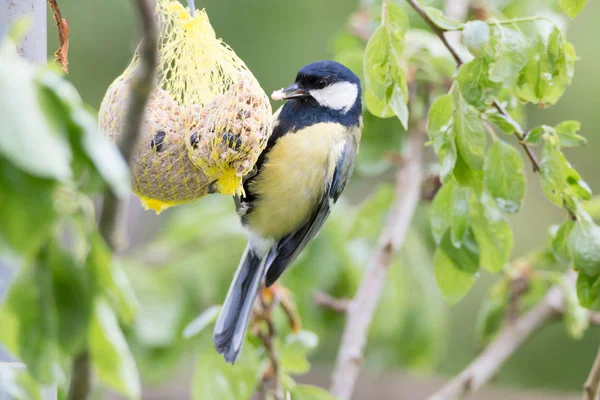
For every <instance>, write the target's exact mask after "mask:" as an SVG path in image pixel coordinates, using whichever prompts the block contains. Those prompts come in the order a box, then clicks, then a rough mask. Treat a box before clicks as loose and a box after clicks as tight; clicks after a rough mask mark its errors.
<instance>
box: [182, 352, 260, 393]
mask: <svg viewBox="0 0 600 400" xmlns="http://www.w3.org/2000/svg"><path fill="white" fill-rule="evenodd" d="M261 377H262V368H261V363H260V359H259V357H258V354H257V353H256V349H254V348H253V347H252V345H251V344H250V343H246V344H245V345H244V348H243V350H242V354H241V356H240V358H239V359H238V361H237V362H236V364H235V365H229V364H227V363H226V362H225V360H224V359H223V356H221V355H220V354H218V353H217V352H216V351H215V349H214V348H213V347H212V346H209V347H207V348H206V349H205V350H204V351H203V352H202V354H201V355H200V357H199V359H198V362H197V364H196V371H195V372H194V383H193V389H192V398H193V399H194V400H205V399H214V400H247V399H250V398H251V397H252V395H253V394H254V392H255V390H256V387H257V385H258V383H259V381H260V378H261Z"/></svg>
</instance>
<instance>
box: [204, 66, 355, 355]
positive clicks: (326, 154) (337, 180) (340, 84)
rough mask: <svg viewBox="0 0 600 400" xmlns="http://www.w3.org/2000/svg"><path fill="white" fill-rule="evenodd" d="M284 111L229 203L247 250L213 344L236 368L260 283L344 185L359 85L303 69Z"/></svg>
mask: <svg viewBox="0 0 600 400" xmlns="http://www.w3.org/2000/svg"><path fill="white" fill-rule="evenodd" d="M272 98H273V99H274V100H285V101H286V103H285V104H284V105H283V106H281V107H280V108H279V110H277V111H276V113H275V114H274V115H273V130H272V132H271V135H270V137H269V139H268V142H267V145H266V146H265V149H264V150H263V151H262V153H261V154H260V156H259V158H258V160H257V163H256V166H255V170H254V172H253V173H252V174H251V175H250V176H249V177H248V178H247V179H245V180H244V182H243V183H242V184H243V189H244V190H243V194H242V195H239V196H236V197H234V201H235V206H236V211H237V213H238V215H239V217H240V220H241V224H242V226H243V227H244V228H245V230H246V232H247V235H248V244H247V246H246V249H245V251H244V253H243V255H242V258H241V261H240V264H239V266H238V268H237V271H236V273H235V275H234V278H233V281H232V283H231V285H230V287H229V291H228V293H227V295H226V297H225V301H224V302H223V305H222V307H221V310H220V313H219V316H218V318H217V321H216V323H215V328H214V334H213V342H214V345H215V348H216V350H217V352H218V353H220V354H222V355H223V356H224V358H225V361H227V362H228V363H231V364H233V363H235V362H236V360H237V359H238V357H239V355H240V353H241V350H242V346H243V344H244V340H245V336H246V330H247V327H248V322H249V319H250V314H251V312H252V307H253V304H254V301H255V300H256V296H257V294H258V291H259V289H260V284H261V282H262V281H263V279H264V282H265V285H266V287H269V286H271V285H272V284H273V283H274V282H275V281H276V280H277V279H278V278H279V277H280V276H281V274H282V273H283V272H284V271H285V270H286V268H287V267H288V266H289V265H290V264H292V263H293V261H294V260H295V259H296V258H297V257H298V255H299V254H300V253H301V252H302V250H303V249H304V248H305V247H306V246H307V245H308V243H309V242H310V241H311V240H312V239H313V238H314V237H315V236H316V235H317V233H318V232H319V230H320V229H321V227H322V226H323V224H324V223H325V220H326V219H327V217H328V216H329V214H330V212H331V209H332V207H333V206H334V204H335V203H336V201H337V200H338V198H339V197H340V195H341V193H342V191H343V190H344V188H345V187H346V184H347V183H348V181H349V179H350V177H351V175H352V172H353V169H354V163H355V158H356V155H357V152H358V148H359V143H360V137H361V130H362V100H361V83H360V79H359V78H358V77H357V76H356V75H355V74H354V73H353V72H352V71H351V70H350V69H348V68H347V67H345V66H344V65H342V64H340V63H338V62H335V61H330V60H322V61H316V62H313V63H310V64H308V65H306V66H304V67H302V68H301V69H300V70H299V71H298V73H297V75H296V80H295V82H294V83H293V84H291V85H290V86H288V87H286V88H285V89H281V90H279V91H276V92H274V93H273V95H272Z"/></svg>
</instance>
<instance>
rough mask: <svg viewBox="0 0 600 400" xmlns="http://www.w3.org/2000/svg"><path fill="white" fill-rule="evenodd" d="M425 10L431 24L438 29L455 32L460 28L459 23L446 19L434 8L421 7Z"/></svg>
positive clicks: (440, 11)
mask: <svg viewBox="0 0 600 400" xmlns="http://www.w3.org/2000/svg"><path fill="white" fill-rule="evenodd" d="M423 10H425V14H427V16H428V17H429V19H431V20H432V21H433V23H434V24H435V25H436V26H437V27H438V28H440V29H443V30H446V31H455V30H457V29H459V28H460V27H461V25H462V24H461V23H460V22H458V21H457V20H455V19H452V18H450V17H447V16H446V15H444V13H443V12H442V10H439V9H437V8H434V7H423Z"/></svg>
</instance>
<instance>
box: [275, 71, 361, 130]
mask: <svg viewBox="0 0 600 400" xmlns="http://www.w3.org/2000/svg"><path fill="white" fill-rule="evenodd" d="M272 97H273V99H274V100H289V102H288V103H287V104H286V106H285V107H284V109H283V110H282V113H285V114H289V116H288V117H289V118H293V119H305V120H306V121H305V122H306V123H302V121H296V122H299V123H300V125H310V124H312V123H317V122H329V121H332V122H339V123H342V124H344V125H357V124H358V121H359V118H360V114H361V88H360V79H358V77H357V76H356V75H355V74H354V73H353V72H352V71H350V70H349V69H348V68H346V67H345V66H343V65H342V64H340V63H338V62H335V61H317V62H314V63H311V64H308V65H306V66H304V67H302V69H300V71H298V75H297V76H296V81H295V82H294V83H293V84H292V85H290V86H288V87H287V88H285V89H282V90H279V91H277V92H275V93H273V96H272ZM281 117H286V116H285V115H282V116H281Z"/></svg>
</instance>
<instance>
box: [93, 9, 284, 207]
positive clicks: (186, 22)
mask: <svg viewBox="0 0 600 400" xmlns="http://www.w3.org/2000/svg"><path fill="white" fill-rule="evenodd" d="M156 15H157V19H158V21H159V26H160V33H159V47H158V69H157V73H156V88H155V89H154V90H153V92H152V93H151V96H150V99H149V101H148V104H147V106H146V109H145V112H144V118H143V122H142V129H141V132H140V136H141V138H140V140H139V142H138V145H137V147H136V149H135V157H134V161H133V164H132V167H131V185H132V190H133V192H134V193H135V194H136V195H137V196H138V197H140V200H141V202H142V204H143V206H144V207H145V208H146V209H153V210H155V211H156V212H157V213H159V212H161V211H163V210H164V209H166V208H168V207H171V206H175V205H178V204H184V203H187V202H190V201H193V200H197V199H198V198H200V197H202V196H204V195H206V194H208V193H214V192H218V193H222V194H226V195H234V194H240V193H242V191H243V189H242V185H241V183H242V178H243V177H244V176H245V175H247V174H248V173H249V172H250V171H251V170H252V168H253V167H254V164H255V163H256V161H257V160H258V157H259V155H260V153H261V151H262V150H263V149H264V147H265V146H266V143H267V140H268V136H269V134H270V132H271V124H272V110H271V105H270V103H269V100H268V97H267V95H266V94H265V92H264V90H263V89H262V88H261V87H260V84H259V83H258V81H257V80H256V78H255V77H254V76H253V75H252V73H251V72H250V70H249V69H248V68H247V67H246V65H245V64H244V62H243V61H242V60H241V59H240V58H239V57H238V56H237V55H236V54H235V52H234V51H233V50H232V49H231V48H230V47H229V46H227V44H225V43H224V42H223V41H222V40H221V39H218V38H217V37H216V34H215V31H214V30H213V28H212V26H211V25H210V22H209V20H208V16H207V14H206V11H205V10H197V11H194V10H192V12H191V13H190V11H188V9H186V8H184V6H183V5H181V4H180V3H179V2H178V1H176V0H158V1H157V6H156ZM138 62H139V54H138V53H137V52H136V54H135V55H134V57H133V60H132V61H131V63H130V64H129V66H128V67H127V68H126V69H125V71H124V72H123V74H121V75H120V76H119V77H117V79H115V81H114V82H113V83H112V84H111V85H110V86H109V88H108V90H107V92H106V94H105V96H104V99H103V100H102V103H101V105H100V112H99V125H100V129H102V131H103V132H104V134H105V135H107V136H108V137H109V138H110V139H111V140H113V141H117V140H118V138H119V135H120V134H121V132H122V130H123V126H124V122H125V121H124V119H125V112H126V108H127V105H128V99H129V95H130V81H131V78H132V76H133V74H134V73H135V71H136V67H137V64H138Z"/></svg>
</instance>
